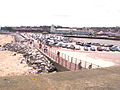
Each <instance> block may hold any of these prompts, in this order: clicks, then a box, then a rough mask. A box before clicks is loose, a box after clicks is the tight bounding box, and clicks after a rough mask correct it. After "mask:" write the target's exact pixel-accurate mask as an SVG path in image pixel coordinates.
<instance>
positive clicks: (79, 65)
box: [78, 61, 82, 70]
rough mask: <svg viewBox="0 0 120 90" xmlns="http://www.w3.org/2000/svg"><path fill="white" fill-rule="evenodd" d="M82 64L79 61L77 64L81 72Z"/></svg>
mask: <svg viewBox="0 0 120 90" xmlns="http://www.w3.org/2000/svg"><path fill="white" fill-rule="evenodd" d="M81 64H82V62H81V61H80V62H79V64H78V68H79V69H80V70H81V69H82V65H81Z"/></svg>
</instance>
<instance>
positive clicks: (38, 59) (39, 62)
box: [3, 43, 57, 74]
mask: <svg viewBox="0 0 120 90" xmlns="http://www.w3.org/2000/svg"><path fill="white" fill-rule="evenodd" d="M3 48H4V50H9V51H13V52H17V53H21V54H23V56H24V58H25V61H26V63H27V64H28V66H30V67H32V68H33V69H32V70H31V72H34V73H37V74H38V73H47V72H53V71H57V69H56V67H54V65H53V63H51V62H50V61H49V60H48V59H47V58H46V57H45V56H43V55H41V53H40V52H39V51H38V50H37V49H36V48H34V47H30V46H27V45H24V44H20V43H7V44H5V45H3ZM21 63H22V61H21Z"/></svg>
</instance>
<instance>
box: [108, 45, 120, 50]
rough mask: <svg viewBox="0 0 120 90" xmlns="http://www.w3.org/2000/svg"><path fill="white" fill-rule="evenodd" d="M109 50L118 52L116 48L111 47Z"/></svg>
mask: <svg viewBox="0 0 120 90" xmlns="http://www.w3.org/2000/svg"><path fill="white" fill-rule="evenodd" d="M109 49H110V51H117V50H118V46H116V45H115V46H112V47H110V48H109Z"/></svg>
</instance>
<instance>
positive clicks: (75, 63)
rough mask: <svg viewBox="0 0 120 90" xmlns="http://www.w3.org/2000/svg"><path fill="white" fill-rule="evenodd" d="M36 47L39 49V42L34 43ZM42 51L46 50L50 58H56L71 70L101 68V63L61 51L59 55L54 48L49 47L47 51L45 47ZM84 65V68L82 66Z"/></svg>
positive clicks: (56, 60)
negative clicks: (93, 62)
mask: <svg viewBox="0 0 120 90" xmlns="http://www.w3.org/2000/svg"><path fill="white" fill-rule="evenodd" d="M34 45H35V47H36V48H38V49H39V45H38V43H37V42H36V43H34ZM40 50H41V51H42V52H44V53H45V54H46V55H48V56H49V57H50V58H52V59H53V60H55V62H56V63H59V64H60V65H62V66H64V67H66V68H67V69H69V70H78V69H82V68H85V69H87V68H88V69H91V68H100V66H99V65H95V64H92V63H89V62H86V61H83V60H79V59H77V58H74V57H71V56H69V55H66V54H64V53H60V56H58V55H57V52H58V51H57V50H55V49H54V48H50V47H49V48H47V51H46V50H44V48H41V49H40ZM81 67H82V68H81Z"/></svg>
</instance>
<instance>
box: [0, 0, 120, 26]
mask: <svg viewBox="0 0 120 90" xmlns="http://www.w3.org/2000/svg"><path fill="white" fill-rule="evenodd" d="M52 24H54V25H62V26H70V27H76V26H77V27H92V26H120V0H0V26H40V25H52Z"/></svg>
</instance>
